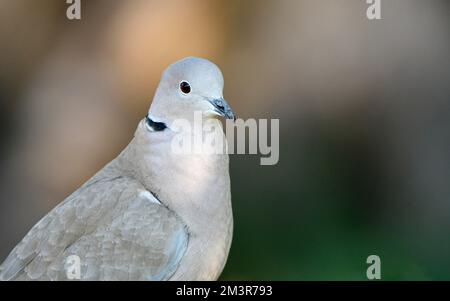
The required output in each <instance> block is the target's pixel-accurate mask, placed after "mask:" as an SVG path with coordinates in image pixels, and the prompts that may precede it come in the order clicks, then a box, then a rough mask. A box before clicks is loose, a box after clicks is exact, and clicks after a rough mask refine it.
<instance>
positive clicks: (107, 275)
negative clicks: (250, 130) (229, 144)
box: [0, 58, 233, 280]
mask: <svg viewBox="0 0 450 301" xmlns="http://www.w3.org/2000/svg"><path fill="white" fill-rule="evenodd" d="M203 77H204V78H206V84H205V83H204V82H203V81H202V78H203ZM189 79H190V80H191V81H192V82H193V83H195V84H196V85H198V87H201V86H202V85H203V90H202V89H199V90H197V91H196V92H195V93H193V96H192V97H190V98H189V99H187V101H185V102H184V103H183V102H181V103H179V104H178V105H179V107H180V108H181V109H180V108H174V106H177V97H185V96H184V95H183V96H177V94H176V92H175V91H176V90H177V88H178V84H179V81H180V80H189ZM207 87H209V88H207ZM222 88H223V78H222V75H221V73H220V70H219V69H218V68H217V67H216V66H215V65H214V64H212V63H210V62H209V61H206V60H203V59H197V58H188V59H185V60H182V61H180V62H177V63H175V64H174V65H172V66H170V67H169V68H168V70H167V71H166V72H165V74H164V75H163V79H162V81H161V83H160V86H159V88H158V92H157V94H156V96H155V98H154V101H153V104H152V108H151V109H150V111H149V114H150V115H151V116H152V117H154V118H156V119H157V120H158V121H159V122H164V123H166V124H168V125H169V124H170V122H171V121H173V120H174V118H177V117H179V115H182V117H183V118H189V111H192V112H193V111H194V110H202V111H203V112H204V113H205V116H206V117H205V118H214V117H213V116H214V114H213V113H217V112H213V109H214V108H213V107H211V105H210V104H207V103H203V102H200V101H203V100H200V99H203V98H207V97H210V98H211V97H215V98H218V97H219V98H221V97H222ZM171 89H174V91H170V90H171ZM168 90H169V91H168ZM206 94H208V95H206ZM183 100H185V98H183ZM165 103H167V104H165ZM228 109H229V108H228ZM210 111H211V112H210ZM216 111H217V110H216ZM217 122H218V121H217ZM174 134H175V133H174V132H173V131H172V130H171V129H170V127H169V128H168V129H167V130H165V131H161V132H152V131H149V130H148V128H147V126H146V123H145V120H143V121H141V122H140V124H139V126H138V129H137V130H136V134H135V137H134V139H133V140H132V141H131V143H130V144H129V145H128V147H127V148H126V149H125V150H124V151H123V152H122V153H121V154H120V155H119V156H118V158H116V159H115V160H113V161H112V162H111V163H109V164H108V165H107V166H106V167H105V168H103V169H102V170H101V171H99V172H98V173H97V174H96V175H95V176H94V177H93V178H92V179H90V180H89V181H88V182H87V183H85V184H84V185H83V186H82V187H81V188H79V189H78V190H77V191H75V192H74V193H73V194H72V195H71V196H69V197H68V198H67V199H66V200H64V201H63V202H62V203H61V204H60V205H58V206H57V207H56V208H55V209H53V210H52V211H51V212H50V213H48V214H47V215H46V216H45V217H44V218H42V220H40V221H39V222H38V223H37V224H36V225H35V226H34V227H33V228H32V229H31V230H30V232H29V233H28V234H27V235H26V236H25V238H24V239H23V240H22V241H21V242H20V243H19V244H18V245H17V246H16V247H15V248H14V250H13V251H12V252H11V253H10V255H9V256H8V257H7V258H6V260H5V261H4V262H3V264H2V265H1V267H0V280H67V274H66V269H65V266H64V265H65V263H66V259H67V258H68V257H69V256H70V255H77V256H79V257H80V262H81V280H215V279H217V278H218V276H219V275H220V273H221V271H222V269H223V266H224V264H225V262H226V258H227V256H228V251H229V248H230V244H231V237H232V228H233V223H232V222H233V219H232V210H231V194H230V180H229V174H228V156H227V155H226V154H220V155H217V154H215V155H204V154H185V155H174V154H172V153H171V151H170V143H171V139H172V138H173V135H174ZM221 138H222V137H221ZM155 193H156V194H155ZM156 196H157V197H158V200H157V199H156V198H155V197H156Z"/></svg>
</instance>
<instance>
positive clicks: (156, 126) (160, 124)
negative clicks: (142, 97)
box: [145, 115, 167, 132]
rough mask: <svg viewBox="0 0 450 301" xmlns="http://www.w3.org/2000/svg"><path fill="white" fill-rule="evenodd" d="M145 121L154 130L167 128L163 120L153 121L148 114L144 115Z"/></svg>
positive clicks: (159, 130)
mask: <svg viewBox="0 0 450 301" xmlns="http://www.w3.org/2000/svg"><path fill="white" fill-rule="evenodd" d="M145 122H146V123H147V125H148V126H149V127H150V128H151V129H152V130H153V131H155V132H161V131H164V130H165V129H167V125H166V124H165V123H164V122H155V121H153V120H151V118H150V117H149V116H148V115H147V116H146V117H145Z"/></svg>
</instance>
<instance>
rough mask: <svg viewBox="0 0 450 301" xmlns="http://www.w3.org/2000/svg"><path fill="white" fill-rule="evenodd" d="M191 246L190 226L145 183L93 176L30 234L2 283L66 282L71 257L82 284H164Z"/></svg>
mask: <svg viewBox="0 0 450 301" xmlns="http://www.w3.org/2000/svg"><path fill="white" fill-rule="evenodd" d="M187 243H188V232H187V229H186V227H185V225H184V224H183V223H182V222H181V221H180V219H179V218H178V217H177V216H176V214H175V213H173V212H172V211H171V210H169V209H168V208H166V207H165V206H163V205H161V204H160V203H159V202H158V201H157V200H156V199H155V198H154V196H153V195H152V194H150V192H148V191H146V190H145V189H144V188H143V187H142V185H141V184H139V183H138V182H136V181H134V180H132V179H130V178H124V177H117V178H109V179H108V178H107V179H98V178H97V179H96V178H95V177H94V179H93V180H91V181H89V182H88V183H86V184H85V185H84V186H83V187H81V188H80V189H79V190H78V191H76V192H75V193H74V194H72V195H71V196H69V197H68V198H67V199H66V200H65V201H64V202H62V203H61V204H60V205H58V206H57V207H56V208H55V209H53V210H52V211H51V212H50V213H48V214H47V215H46V216H45V217H44V218H43V219H42V220H40V221H39V222H38V223H37V224H36V225H35V226H34V227H33V228H32V229H31V230H30V232H29V233H28V234H27V235H26V236H25V238H24V239H23V240H22V241H21V242H20V243H19V244H18V245H17V246H16V247H15V248H14V250H13V251H12V252H11V253H10V255H9V256H8V257H7V258H6V260H5V262H4V263H3V264H2V266H1V268H0V280H67V279H68V278H67V277H68V276H67V274H66V268H67V266H66V264H67V263H66V261H67V259H68V258H69V257H70V256H71V255H76V256H78V257H79V259H80V276H81V280H165V279H168V278H170V276H171V275H172V274H173V273H174V272H175V270H176V268H177V267H178V264H179V262H180V261H181V258H182V257H183V255H184V252H185V250H186V248H187Z"/></svg>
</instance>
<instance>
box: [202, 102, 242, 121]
mask: <svg viewBox="0 0 450 301" xmlns="http://www.w3.org/2000/svg"><path fill="white" fill-rule="evenodd" d="M209 102H210V103H211V104H212V105H213V106H214V111H215V112H216V113H218V114H219V115H220V116H223V117H225V118H226V119H233V120H234V121H236V115H235V114H234V112H233V110H232V109H231V107H230V105H229V104H228V102H227V101H226V100H225V99H223V98H221V99H211V100H209Z"/></svg>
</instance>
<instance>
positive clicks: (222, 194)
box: [120, 121, 232, 239]
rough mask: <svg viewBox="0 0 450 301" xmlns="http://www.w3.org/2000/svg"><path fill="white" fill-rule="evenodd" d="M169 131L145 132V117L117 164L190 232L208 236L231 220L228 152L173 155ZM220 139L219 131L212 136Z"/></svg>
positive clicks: (218, 233) (216, 232)
mask: <svg viewBox="0 0 450 301" xmlns="http://www.w3.org/2000/svg"><path fill="white" fill-rule="evenodd" d="M176 134H177V133H174V132H173V131H171V130H170V129H166V130H164V131H158V132H149V131H148V130H147V128H146V127H145V121H143V122H141V124H140V126H139V127H138V129H137V131H136V134H135V138H134V139H133V141H132V142H131V143H130V145H129V146H128V147H127V150H126V151H124V152H123V153H122V155H121V156H120V160H126V161H128V162H127V164H122V166H132V168H131V169H130V170H129V172H130V173H131V174H132V176H133V177H134V178H136V179H138V180H139V181H140V182H141V183H142V184H143V185H144V186H145V187H146V188H147V189H148V190H149V191H151V192H152V193H153V194H155V196H156V197H157V198H158V199H159V200H160V202H161V203H163V204H164V205H165V206H167V207H168V208H169V209H171V210H173V211H174V212H175V213H177V214H178V215H179V217H180V218H181V219H182V220H183V221H184V222H185V223H186V224H187V225H188V227H189V229H190V231H192V232H193V234H194V235H196V234H198V235H200V236H203V237H208V238H209V239H211V238H212V237H215V236H216V235H220V233H223V232H224V229H223V228H224V227H229V226H230V224H231V221H232V212H231V193H230V177H229V161H228V155H227V154H223V153H222V154H211V153H201V152H200V153H178V154H177V153H174V152H173V145H172V143H173V140H174V139H176V137H175V135H176ZM215 135H216V137H215V138H216V139H224V135H223V131H221V133H220V134H219V133H218V132H217V133H216V134H215Z"/></svg>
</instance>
